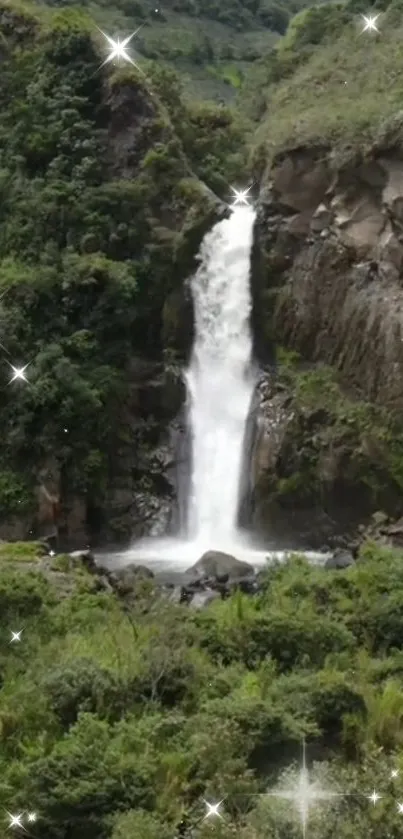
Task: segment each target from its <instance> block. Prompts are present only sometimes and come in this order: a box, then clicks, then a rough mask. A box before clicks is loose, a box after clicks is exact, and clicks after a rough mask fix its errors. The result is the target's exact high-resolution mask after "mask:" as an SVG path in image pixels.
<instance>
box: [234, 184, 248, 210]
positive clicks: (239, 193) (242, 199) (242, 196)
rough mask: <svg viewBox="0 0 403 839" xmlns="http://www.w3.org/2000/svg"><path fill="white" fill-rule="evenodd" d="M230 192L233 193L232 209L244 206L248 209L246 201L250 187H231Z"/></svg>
mask: <svg viewBox="0 0 403 839" xmlns="http://www.w3.org/2000/svg"><path fill="white" fill-rule="evenodd" d="M231 189H232V192H233V193H234V200H233V202H232V206H233V207H237V206H244V207H249V206H250V205H249V199H248V197H247V196H248V192H250V191H251V189H252V187H251V186H250V187H249V189H234V187H233V186H232V187H231Z"/></svg>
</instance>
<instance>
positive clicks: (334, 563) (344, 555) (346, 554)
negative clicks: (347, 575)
mask: <svg viewBox="0 0 403 839" xmlns="http://www.w3.org/2000/svg"><path fill="white" fill-rule="evenodd" d="M350 565H354V557H353V554H352V553H351V551H344V550H341V549H340V550H338V551H335V552H334V554H333V556H329V559H327V560H326V562H325V568H330V569H331V570H333V569H335V568H349V567H350Z"/></svg>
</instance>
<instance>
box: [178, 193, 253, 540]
mask: <svg viewBox="0 0 403 839" xmlns="http://www.w3.org/2000/svg"><path fill="white" fill-rule="evenodd" d="M254 221H255V213H254V211H253V210H252V209H251V208H250V207H236V208H235V209H234V210H233V212H232V214H231V216H230V218H228V219H225V220H224V221H220V222H219V223H218V224H216V225H215V227H214V228H213V229H212V230H211V231H210V232H209V233H208V234H207V236H206V237H205V238H204V241H203V243H202V246H201V249H200V253H199V260H200V267H199V269H198V271H197V272H196V274H195V276H194V278H193V280H192V294H193V301H194V310H195V343H194V347H193V353H192V358H191V363H190V367H189V369H188V370H187V372H186V383H187V387H188V393H189V397H190V411H189V418H190V428H191V435H192V478H191V499H190V505H189V516H188V519H189V521H188V536H189V537H190V538H191V539H193V540H195V541H197V542H198V543H200V544H203V545H204V546H205V548H206V549H208V548H218V547H225V546H228V545H231V544H233V543H234V541H235V537H236V533H237V515H238V499H239V483H240V471H241V464H242V455H243V442H244V433H245V425H246V420H247V417H248V412H249V408H250V404H251V399H252V394H253V390H254V384H255V377H254V372H253V366H252V335H251V329H250V313H251V307H252V300H251V292H250V287H249V273H250V255H251V249H252V243H253V225H254Z"/></svg>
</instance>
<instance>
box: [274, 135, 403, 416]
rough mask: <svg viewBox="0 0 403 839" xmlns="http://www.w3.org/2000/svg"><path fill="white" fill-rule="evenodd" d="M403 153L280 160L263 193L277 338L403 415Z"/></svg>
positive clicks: (307, 153) (320, 152) (319, 154)
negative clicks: (345, 158)
mask: <svg viewBox="0 0 403 839" xmlns="http://www.w3.org/2000/svg"><path fill="white" fill-rule="evenodd" d="M402 225H403V150H402V152H401V158H400V157H399V153H398V151H396V150H388V149H378V150H373V152H372V156H371V157H369V159H363V156H360V155H356V157H355V159H354V160H353V161H350V162H349V164H345V165H344V166H343V167H341V168H339V169H338V168H337V166H336V163H335V161H334V160H333V159H332V152H331V150H328V149H322V148H321V149H316V150H306V149H300V150H295V151H294V152H292V153H289V154H288V155H287V156H285V157H284V158H283V159H278V160H277V161H276V162H275V165H274V167H273V168H272V170H271V172H270V178H269V180H268V181H266V183H265V184H264V186H263V188H262V192H261V205H260V212H259V221H258V231H259V233H258V235H259V238H260V242H261V244H262V247H263V251H264V271H265V274H266V317H267V319H268V321H269V322H270V328H271V332H272V337H273V338H274V340H276V341H278V342H279V343H281V344H283V345H286V346H288V347H290V348H292V349H295V350H297V351H298V352H300V353H301V354H302V355H303V357H304V358H306V359H309V360H312V361H321V362H322V363H328V364H332V365H334V366H335V367H336V368H337V369H338V370H340V372H341V373H342V375H343V378H344V381H345V383H346V384H351V386H352V387H354V389H356V390H357V392H360V393H361V394H362V395H363V396H364V397H365V398H367V399H370V400H373V401H378V402H380V403H382V404H387V405H389V406H391V407H393V408H397V409H398V410H399V411H400V410H403V376H402V374H403V278H402V265H403V227H402Z"/></svg>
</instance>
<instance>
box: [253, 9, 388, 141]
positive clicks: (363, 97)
mask: <svg viewBox="0 0 403 839" xmlns="http://www.w3.org/2000/svg"><path fill="white" fill-rule="evenodd" d="M378 24H379V27H380V34H375V33H367V32H365V33H363V32H362V21H361V18H360V16H359V15H353V14H352V13H347V22H346V23H345V24H344V25H343V26H342V28H341V32H340V33H339V34H336V35H335V36H334V37H332V36H331V35H328V36H327V37H326V39H325V40H324V42H323V43H320V44H318V45H317V46H313V47H312V48H311V54H310V55H309V57H308V58H307V59H306V60H305V61H303V62H302V63H301V64H300V65H299V66H297V67H296V69H295V71H294V72H293V73H292V75H290V76H288V77H287V78H284V79H282V80H281V81H280V82H276V83H270V78H268V76H269V74H270V71H269V73H267V74H266V80H265V82H266V83H265V82H264V81H262V79H261V80H260V81H259V83H258V88H259V92H260V94H261V93H262V88H263V89H264V97H265V101H266V113H265V116H264V118H263V119H262V121H261V124H260V126H259V128H258V131H257V135H256V145H257V147H259V146H261V145H262V144H263V145H264V147H265V150H266V152H268V153H269V157H270V156H271V154H273V153H274V152H275V151H276V150H279V149H282V148H285V147H289V146H291V145H296V144H305V143H308V144H309V143H314V142H319V143H321V142H332V143H336V144H339V145H343V146H347V145H348V144H350V143H354V144H356V143H357V142H358V143H360V144H364V145H365V144H366V143H370V142H372V141H373V139H374V138H376V136H377V134H378V131H379V126H380V124H381V123H382V122H383V121H384V120H385V118H388V117H390V116H391V115H395V114H396V112H398V111H400V109H401V107H402V103H403V79H402V76H401V73H400V71H399V64H400V59H401V44H402V35H403V22H402V17H401V13H400V12H399V13H397V10H396V9H393V7H389V10H387V12H386V13H385V14H383V15H381V17H380V19H379V21H378ZM288 40H291V39H288ZM288 51H289V47H288V46H287V38H285V39H284V41H283V43H282V44H281V45H280V48H279V56H280V59H281V61H283V60H284V61H286V59H287V52H288ZM295 54H296V55H298V47H297V48H296V50H295ZM281 61H280V63H281ZM261 74H262V69H261ZM263 75H264V73H263ZM255 93H257V90H256V89H255Z"/></svg>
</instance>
